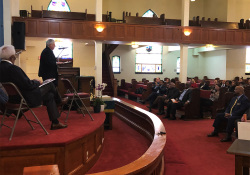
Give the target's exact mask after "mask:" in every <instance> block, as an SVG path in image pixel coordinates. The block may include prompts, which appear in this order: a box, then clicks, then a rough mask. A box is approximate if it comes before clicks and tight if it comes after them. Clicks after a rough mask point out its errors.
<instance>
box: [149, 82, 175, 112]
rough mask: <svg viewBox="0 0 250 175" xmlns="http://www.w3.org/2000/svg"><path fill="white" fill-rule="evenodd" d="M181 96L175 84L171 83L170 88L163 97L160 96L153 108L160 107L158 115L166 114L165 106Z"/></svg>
mask: <svg viewBox="0 0 250 175" xmlns="http://www.w3.org/2000/svg"><path fill="white" fill-rule="evenodd" d="M179 96H180V91H179V89H177V88H176V87H175V84H174V83H173V82H171V83H170V84H169V87H168V89H167V92H166V93H165V94H164V95H163V96H158V97H157V98H156V99H155V101H154V103H153V106H158V113H157V115H163V114H164V105H165V104H167V103H168V102H169V100H171V99H176V98H178V97H179Z"/></svg>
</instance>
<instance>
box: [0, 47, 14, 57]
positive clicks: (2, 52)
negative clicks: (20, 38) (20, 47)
mask: <svg viewBox="0 0 250 175" xmlns="http://www.w3.org/2000/svg"><path fill="white" fill-rule="evenodd" d="M15 54H16V51H15V47H14V46H12V45H4V46H2V47H0V58H2V59H9V58H10V57H11V56H12V55H15Z"/></svg>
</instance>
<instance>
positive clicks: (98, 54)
mask: <svg viewBox="0 0 250 175" xmlns="http://www.w3.org/2000/svg"><path fill="white" fill-rule="evenodd" d="M96 21H102V0H96ZM101 83H102V42H101V41H95V84H96V86H97V85H98V84H101ZM95 94H96V95H97V94H98V92H97V91H96V92H95Z"/></svg>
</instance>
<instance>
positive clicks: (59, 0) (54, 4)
mask: <svg viewBox="0 0 250 175" xmlns="http://www.w3.org/2000/svg"><path fill="white" fill-rule="evenodd" d="M48 10H50V11H61V12H70V8H69V5H68V3H67V1H66V0H51V1H50V3H49V5H48Z"/></svg>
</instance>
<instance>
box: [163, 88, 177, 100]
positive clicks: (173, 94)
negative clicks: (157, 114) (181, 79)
mask: <svg viewBox="0 0 250 175" xmlns="http://www.w3.org/2000/svg"><path fill="white" fill-rule="evenodd" d="M166 95H167V98H166V99H167V100H168V99H172V98H174V99H176V98H178V97H179V96H180V91H179V89H177V88H169V89H168V91H167V93H166Z"/></svg>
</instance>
